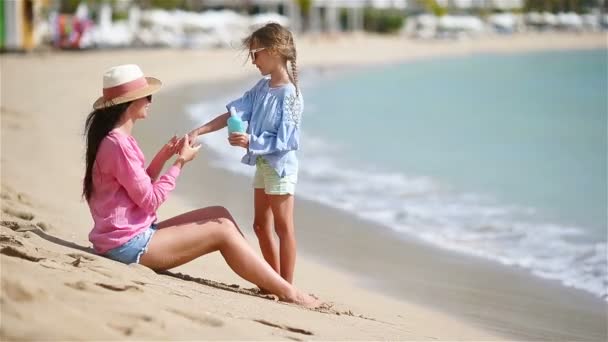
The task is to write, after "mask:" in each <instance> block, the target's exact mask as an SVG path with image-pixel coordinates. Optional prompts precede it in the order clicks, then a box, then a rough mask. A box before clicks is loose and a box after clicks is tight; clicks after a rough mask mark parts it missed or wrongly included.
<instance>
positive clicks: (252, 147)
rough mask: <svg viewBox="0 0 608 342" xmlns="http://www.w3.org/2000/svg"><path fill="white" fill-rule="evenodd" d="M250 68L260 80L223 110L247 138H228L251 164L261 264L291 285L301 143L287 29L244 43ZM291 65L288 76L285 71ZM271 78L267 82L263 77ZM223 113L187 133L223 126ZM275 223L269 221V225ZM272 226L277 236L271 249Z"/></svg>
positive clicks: (274, 27)
mask: <svg viewBox="0 0 608 342" xmlns="http://www.w3.org/2000/svg"><path fill="white" fill-rule="evenodd" d="M243 44H244V47H245V48H247V49H249V57H250V58H251V63H252V64H253V65H255V66H256V67H257V68H258V69H259V70H260V73H261V74H262V75H263V76H265V77H264V78H262V79H261V80H260V81H259V82H257V84H256V85H255V86H253V88H251V89H250V90H249V91H247V92H245V94H244V95H243V96H242V97H241V98H239V99H236V100H234V101H232V102H230V103H228V104H227V105H226V108H227V109H228V110H230V108H231V107H234V108H235V109H236V113H237V115H239V116H240V117H241V119H242V120H243V121H247V122H248V127H247V131H246V133H232V134H231V135H230V137H229V138H228V141H229V142H230V144H231V145H232V146H240V147H243V148H245V149H246V150H247V153H246V154H245V156H244V157H243V159H242V162H243V163H245V164H248V165H255V166H256V172H255V178H254V181H253V187H254V208H255V218H254V222H253V228H254V231H255V234H256V235H257V237H258V240H259V243H260V248H261V250H262V254H263V255H264V259H266V261H267V262H268V263H269V264H270V266H272V268H274V269H275V271H277V272H278V273H279V274H280V275H281V276H282V277H283V278H284V279H285V280H287V281H288V282H289V283H293V273H294V268H295V261H296V240H295V232H294V222H293V207H294V193H295V188H296V183H297V180H298V158H297V157H296V150H297V149H298V146H299V140H300V118H301V116H302V110H303V99H302V96H301V94H300V90H299V88H298V72H297V67H296V48H295V45H294V41H293V36H292V34H291V32H289V30H287V29H285V28H284V27H282V26H281V25H279V24H275V23H271V24H267V25H265V26H264V27H262V28H260V29H258V30H256V31H255V32H253V33H252V34H251V35H250V36H249V37H247V38H245V39H244V40H243ZM287 62H290V64H291V70H292V75H290V74H289V72H288V69H287ZM268 75H269V76H270V77H267V76H268ZM229 116H230V114H229V113H228V112H226V113H224V114H222V115H220V116H218V117H216V118H215V119H213V120H211V121H210V122H208V123H207V124H205V125H203V126H201V127H199V128H197V129H195V130H193V131H192V132H190V137H191V139H193V138H196V136H198V135H202V134H206V133H210V132H214V131H217V130H219V129H221V128H223V127H226V121H227V119H228V118H229ZM273 219H274V220H273ZM272 223H274V230H275V232H276V233H277V235H278V237H279V252H278V253H277V248H276V245H275V241H274V237H273V233H272V229H271V226H272Z"/></svg>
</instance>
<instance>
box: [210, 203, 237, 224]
mask: <svg viewBox="0 0 608 342" xmlns="http://www.w3.org/2000/svg"><path fill="white" fill-rule="evenodd" d="M207 210H211V211H212V212H213V216H215V217H218V218H222V217H223V218H227V219H230V220H232V221H233V218H232V215H231V214H230V211H228V209H226V207H223V206H221V205H215V206H212V207H208V208H207Z"/></svg>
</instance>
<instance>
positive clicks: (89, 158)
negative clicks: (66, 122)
mask: <svg viewBox="0 0 608 342" xmlns="http://www.w3.org/2000/svg"><path fill="white" fill-rule="evenodd" d="M130 104H131V102H126V103H121V104H117V105H114V106H110V107H107V108H102V109H96V110H94V111H93V112H91V114H89V116H88V117H87V120H86V122H85V124H84V136H85V138H86V145H87V151H86V171H85V174H84V180H83V182H82V195H83V196H84V198H85V199H86V200H87V201H89V200H90V199H91V195H92V194H93V165H94V164H95V158H97V151H98V150H99V145H101V141H102V140H103V138H105V137H106V136H107V135H108V134H109V133H110V131H111V130H112V129H114V127H115V126H116V124H117V123H118V121H119V120H120V118H121V117H122V115H123V113H124V112H125V111H126V110H127V108H128V107H129V105H130Z"/></svg>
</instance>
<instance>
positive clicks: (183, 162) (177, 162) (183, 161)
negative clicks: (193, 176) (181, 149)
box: [173, 156, 186, 169]
mask: <svg viewBox="0 0 608 342" xmlns="http://www.w3.org/2000/svg"><path fill="white" fill-rule="evenodd" d="M173 165H174V166H177V167H179V168H180V169H181V168H182V167H184V165H186V159H185V158H184V157H182V156H179V157H177V159H175V162H174V163H173Z"/></svg>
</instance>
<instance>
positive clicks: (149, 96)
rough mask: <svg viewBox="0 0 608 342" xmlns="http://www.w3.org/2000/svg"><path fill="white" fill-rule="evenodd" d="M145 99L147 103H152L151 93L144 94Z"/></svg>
mask: <svg viewBox="0 0 608 342" xmlns="http://www.w3.org/2000/svg"><path fill="white" fill-rule="evenodd" d="M146 99H147V100H148V102H149V103H152V95H148V96H146Z"/></svg>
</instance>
